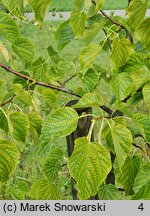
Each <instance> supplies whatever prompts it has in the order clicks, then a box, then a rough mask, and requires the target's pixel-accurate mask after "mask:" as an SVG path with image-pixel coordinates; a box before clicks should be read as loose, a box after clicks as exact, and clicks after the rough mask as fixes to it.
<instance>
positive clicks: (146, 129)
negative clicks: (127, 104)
mask: <svg viewBox="0 0 150 216" xmlns="http://www.w3.org/2000/svg"><path fill="white" fill-rule="evenodd" d="M133 120H134V121H135V122H136V123H137V124H138V125H137V126H139V130H140V132H141V134H142V135H143V136H144V137H145V139H146V141H147V142H148V143H150V116H149V115H146V114H142V113H137V114H135V115H134V117H133Z"/></svg>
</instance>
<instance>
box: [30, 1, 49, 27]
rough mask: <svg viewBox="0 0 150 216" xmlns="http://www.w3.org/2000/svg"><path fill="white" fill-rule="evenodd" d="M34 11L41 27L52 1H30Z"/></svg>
mask: <svg viewBox="0 0 150 216" xmlns="http://www.w3.org/2000/svg"><path fill="white" fill-rule="evenodd" d="M29 3H30V4H31V6H32V8H33V10H34V16H35V20H36V22H37V23H38V24H39V25H40V26H41V25H42V24H43V21H44V18H45V15H46V12H47V9H48V6H49V5H50V3H51V0H38V1H37V0H29Z"/></svg>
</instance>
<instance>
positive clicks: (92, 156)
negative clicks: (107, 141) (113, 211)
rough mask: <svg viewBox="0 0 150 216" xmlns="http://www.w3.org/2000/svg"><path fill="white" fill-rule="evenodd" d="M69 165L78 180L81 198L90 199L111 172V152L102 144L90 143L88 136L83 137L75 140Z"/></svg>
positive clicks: (71, 172) (72, 174)
mask: <svg viewBox="0 0 150 216" xmlns="http://www.w3.org/2000/svg"><path fill="white" fill-rule="evenodd" d="M68 167H69V170H70V174H71V176H72V177H73V178H74V179H75V180H76V182H77V188H78V191H79V193H78V195H79V198H80V199H88V198H90V197H91V196H94V195H95V194H96V193H97V191H98V186H99V185H100V184H101V183H102V182H103V181H104V179H105V178H106V176H107V174H108V173H109V172H110V169H111V160H110V154H109V152H108V151H107V150H106V149H105V148H104V147H103V146H102V145H100V144H98V143H96V142H93V143H89V142H88V141H87V138H86V137H82V138H79V139H77V140H76V141H75V149H74V151H73V154H72V156H71V157H70V158H69V160H68Z"/></svg>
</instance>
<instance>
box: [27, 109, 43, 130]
mask: <svg viewBox="0 0 150 216" xmlns="http://www.w3.org/2000/svg"><path fill="white" fill-rule="evenodd" d="M28 119H29V122H30V126H32V127H33V128H35V129H36V131H37V133H38V134H40V133H41V129H42V123H43V120H42V118H41V116H40V115H39V114H38V113H36V112H32V113H30V114H29V115H28Z"/></svg>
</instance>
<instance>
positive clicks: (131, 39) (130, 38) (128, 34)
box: [100, 10, 133, 44]
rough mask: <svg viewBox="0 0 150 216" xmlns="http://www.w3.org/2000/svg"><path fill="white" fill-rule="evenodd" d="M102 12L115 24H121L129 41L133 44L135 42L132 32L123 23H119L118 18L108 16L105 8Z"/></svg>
mask: <svg viewBox="0 0 150 216" xmlns="http://www.w3.org/2000/svg"><path fill="white" fill-rule="evenodd" d="M100 12H101V14H102V15H103V16H104V17H106V18H107V19H108V20H110V21H111V22H112V23H113V24H115V25H117V26H119V27H120V28H122V29H124V30H125V31H126V38H128V39H129V41H130V42H131V44H132V43H133V37H132V35H131V34H130V32H129V31H128V30H127V29H126V27H125V26H124V25H122V24H121V23H118V22H117V21H116V20H114V19H113V18H112V17H111V16H108V14H106V13H105V12H104V11H103V10H100Z"/></svg>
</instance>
